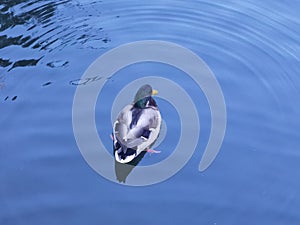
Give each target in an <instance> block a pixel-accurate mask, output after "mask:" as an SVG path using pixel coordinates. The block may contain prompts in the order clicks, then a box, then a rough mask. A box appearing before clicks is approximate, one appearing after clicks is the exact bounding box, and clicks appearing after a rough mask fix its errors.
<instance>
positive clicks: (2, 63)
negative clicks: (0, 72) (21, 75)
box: [0, 58, 12, 67]
mask: <svg viewBox="0 0 300 225" xmlns="http://www.w3.org/2000/svg"><path fill="white" fill-rule="evenodd" d="M11 64H12V62H11V61H9V59H2V58H0V66H1V67H7V66H9V65H11Z"/></svg>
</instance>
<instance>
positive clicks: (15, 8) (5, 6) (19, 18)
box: [0, 0, 111, 72]
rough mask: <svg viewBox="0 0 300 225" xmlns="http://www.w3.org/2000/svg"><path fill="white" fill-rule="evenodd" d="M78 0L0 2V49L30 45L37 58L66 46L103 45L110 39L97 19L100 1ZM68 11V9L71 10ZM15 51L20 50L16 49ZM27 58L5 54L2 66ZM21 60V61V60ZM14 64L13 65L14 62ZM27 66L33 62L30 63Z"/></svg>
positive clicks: (29, 47) (97, 47) (102, 46)
mask: <svg viewBox="0 0 300 225" xmlns="http://www.w3.org/2000/svg"><path fill="white" fill-rule="evenodd" d="M99 4H101V2H97V7H95V5H96V3H86V4H82V3H78V2H77V1H70V0H65V1H58V2H56V1H41V0H37V1H31V2H28V1H26V0H23V1H22V0H18V1H16V0H15V1H9V2H5V3H2V4H1V5H0V7H1V10H0V21H1V27H0V31H1V33H2V34H1V35H0V50H1V49H2V51H3V52H4V54H5V53H6V52H7V51H9V50H10V48H11V47H13V46H15V47H21V48H23V49H31V50H32V53H31V55H32V54H34V55H38V58H40V57H41V54H42V56H43V55H46V54H47V53H49V52H53V51H55V52H58V51H61V50H63V49H64V48H66V47H69V46H77V47H79V48H82V47H87V48H92V49H102V48H105V46H106V45H107V44H108V43H109V42H110V41H111V39H110V38H109V37H108V36H107V34H106V33H105V32H104V31H103V27H101V25H100V23H99V18H100V16H101V12H100V9H101V7H100V5H99ZM70 12H71V13H70ZM18 51H22V50H21V49H19V50H18ZM24 60H30V59H27V58H23V59H20V58H16V56H12V57H11V58H8V57H5V58H3V59H1V60H0V66H1V67H3V68H4V67H8V66H10V65H13V66H12V67H11V68H10V69H9V70H8V72H9V71H10V70H11V69H13V68H15V67H18V66H19V65H20V61H24ZM21 64H22V63H21ZM14 65H15V66H14ZM28 65H29V66H32V65H33V64H31V63H29V64H28Z"/></svg>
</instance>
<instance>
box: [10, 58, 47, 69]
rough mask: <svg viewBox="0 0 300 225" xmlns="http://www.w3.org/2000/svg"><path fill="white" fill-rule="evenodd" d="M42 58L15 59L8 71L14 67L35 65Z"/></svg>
mask: <svg viewBox="0 0 300 225" xmlns="http://www.w3.org/2000/svg"><path fill="white" fill-rule="evenodd" d="M42 58H43V57H41V58H39V59H23V60H19V61H16V62H14V64H13V65H12V67H11V68H10V69H9V70H8V71H10V70H12V69H14V68H16V67H26V66H36V65H37V64H38V62H39V61H40V60H41V59H42Z"/></svg>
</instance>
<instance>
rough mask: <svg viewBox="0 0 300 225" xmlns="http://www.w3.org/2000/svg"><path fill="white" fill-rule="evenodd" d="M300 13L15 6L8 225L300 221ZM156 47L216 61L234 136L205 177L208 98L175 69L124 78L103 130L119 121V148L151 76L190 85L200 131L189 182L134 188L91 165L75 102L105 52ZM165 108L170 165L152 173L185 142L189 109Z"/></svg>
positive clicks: (5, 59)
mask: <svg viewBox="0 0 300 225" xmlns="http://www.w3.org/2000/svg"><path fill="white" fill-rule="evenodd" d="M287 3H288V4H287ZM299 9H300V4H299V2H297V1H292V2H284V1H264V2H260V1H243V2H236V1H213V2H212V1H185V2H184V1H167V0H161V1H158V0H155V1H151V2H144V1H126V2H125V1H89V0H82V1H79V0H78V1H75V0H74V1H72V0H70V1H58V2H54V1H38V0H37V1H24V0H17V1H2V2H1V4H0V11H1V15H0V20H1V28H0V32H1V33H0V71H1V72H0V104H1V106H0V110H1V119H0V121H1V123H0V124H1V126H0V129H1V137H0V143H1V148H0V150H1V151H0V158H1V164H0V180H1V185H0V208H1V210H0V223H1V224H5V225H9V224H14V225H15V224H24V223H26V224H41V223H42V224H82V223H87V224H103V223H110V224H124V223H126V224H127V223H128V224H130V223H131V224H164V223H172V224H183V223H189V224H212V225H214V224H222V225H223V224H230V225H232V224H251V225H252V224H298V223H299V221H300V216H299V212H298V211H299V208H300V197H299V190H300V181H299V175H298V171H299V169H300V168H299V167H300V166H299V165H300V164H299V160H300V152H299V144H300V143H299V140H300V138H299V132H298V130H299V128H300V121H299V119H298V117H299V113H300V108H299V106H298V104H297V102H298V99H299V76H298V73H299V57H300V51H299V50H300V49H299V46H300V45H299V44H300V41H299V40H300V37H299V36H300V35H299V32H298V31H299V30H300V18H299V16H298V14H299V13H298V12H299ZM145 39H147V40H148V39H154V40H164V41H171V42H174V43H177V44H180V45H182V46H184V47H186V48H189V49H191V50H192V51H194V52H195V53H196V54H198V55H199V56H200V57H201V58H202V59H203V60H204V61H205V62H206V63H207V65H208V66H209V67H210V68H211V70H212V71H213V73H214V74H215V76H216V77H217V79H218V81H219V83H220V86H221V87H222V91H223V94H224V98H225V102H226V109H227V117H228V120H227V130H226V135H225V139H224V142H223V145H222V148H221V151H220V154H219V155H218V157H217V158H216V160H215V161H214V163H213V164H212V165H211V166H210V167H209V168H208V170H206V171H204V172H202V173H200V172H199V171H198V164H199V161H200V159H201V156H202V154H203V151H204V148H205V145H206V143H207V141H208V137H209V129H210V112H209V108H208V104H207V102H206V100H205V96H204V95H203V93H202V92H201V90H199V89H197V87H196V86H195V84H194V83H193V82H191V80H190V79H189V78H188V77H187V76H186V75H184V74H182V72H180V71H178V70H176V69H174V68H171V67H167V66H162V65H158V64H154V65H152V64H151V65H134V66H131V67H129V68H126V69H124V70H122V71H120V72H119V73H118V74H116V75H114V76H113V77H112V78H111V79H109V80H108V81H107V85H106V86H105V89H103V92H102V95H103V97H104V99H105V100H101V98H100V99H99V101H98V104H101V105H103V107H104V108H103V111H102V110H100V109H99V108H97V112H98V114H97V118H96V120H99V119H100V118H107V120H105V121H106V122H104V123H103V124H98V126H97V129H98V132H99V134H101V135H100V136H101V139H102V141H103V143H104V144H105V146H107V148H109V146H111V140H110V139H109V133H110V131H111V128H110V118H109V116H110V111H109V109H110V106H111V104H112V100H113V98H114V96H115V94H116V93H117V91H118V88H121V87H123V86H125V85H126V84H127V83H129V82H130V81H132V80H134V79H136V78H139V77H140V76H142V75H143V74H147V75H148V74H149V75H153V74H157V73H161V74H163V75H164V76H165V77H167V78H170V79H173V80H174V81H175V82H178V83H180V85H182V87H184V88H185V90H186V91H187V92H188V93H189V94H190V95H191V97H192V98H193V100H194V102H196V103H197V110H198V113H199V119H200V121H201V133H200V137H199V144H198V145H197V149H196V151H195V153H194V155H193V157H192V158H191V160H190V161H189V162H188V163H187V164H186V166H185V167H184V168H183V169H182V170H181V171H180V172H178V173H177V174H176V175H175V176H173V177H172V178H170V179H168V180H166V181H164V182H162V183H159V184H156V185H151V186H146V187H130V186H124V185H120V184H116V183H113V182H110V181H108V180H106V179H104V178H102V177H101V176H99V175H98V174H97V173H95V172H94V171H93V170H92V169H91V168H90V167H89V166H88V165H87V163H86V162H85V161H84V159H83V157H82V156H81V154H80V151H79V150H78V147H77V145H76V142H75V139H74V135H73V130H72V103H73V97H74V93H75V89H76V87H77V86H78V84H79V83H80V82H82V81H81V80H79V79H80V77H81V76H82V74H83V73H84V71H85V70H86V68H87V67H88V66H89V65H90V64H91V63H92V62H93V61H94V60H95V59H96V58H97V57H98V56H100V55H101V54H103V53H105V52H107V51H108V50H110V49H112V48H114V47H116V46H118V45H120V44H124V43H128V42H132V41H138V40H145ZM128 74H132V76H131V75H130V76H129V75H128ZM102 99H103V98H102ZM105 101H106V102H105ZM159 101H160V102H159V103H160V107H161V111H162V116H163V117H165V118H167V119H166V122H167V125H168V132H167V134H166V138H165V139H164V141H163V143H162V145H161V148H162V149H161V150H162V153H161V155H158V156H157V155H152V156H150V155H145V157H144V158H143V159H142V161H141V165H150V164H152V163H156V162H158V161H160V160H162V159H164V158H166V157H167V156H168V155H169V154H171V152H172V149H173V148H174V145H175V144H174V143H176V140H177V138H178V135H179V132H180V130H179V127H178V126H177V123H174V122H172V121H177V120H178V115H177V114H176V110H174V108H172V107H171V106H170V105H169V104H168V103H167V102H164V101H163V100H159ZM99 123H100V122H99ZM172 126H173V129H171V128H172ZM129 176H130V175H129Z"/></svg>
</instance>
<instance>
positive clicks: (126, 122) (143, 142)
mask: <svg viewBox="0 0 300 225" xmlns="http://www.w3.org/2000/svg"><path fill="white" fill-rule="evenodd" d="M157 93H158V91H157V90H154V89H152V87H151V85H149V84H145V85H143V86H141V87H140V88H139V89H138V91H137V92H136V94H135V96H134V100H133V102H132V103H131V104H128V105H126V106H125V107H124V108H123V109H122V110H121V111H120V113H119V114H118V116H117V118H116V120H115V122H114V124H113V134H112V140H113V149H114V157H115V160H116V161H117V162H119V163H130V162H132V160H134V159H135V158H136V157H138V156H139V155H140V154H141V153H142V152H143V151H146V152H149V153H160V151H156V150H153V149H151V148H150V147H151V146H152V145H153V144H154V143H155V141H156V139H157V138H158V136H159V132H160V128H161V121H162V118H161V114H160V111H159V108H158V106H157V103H156V101H155V100H154V98H153V97H152V96H154V95H156V94H157Z"/></svg>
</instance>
